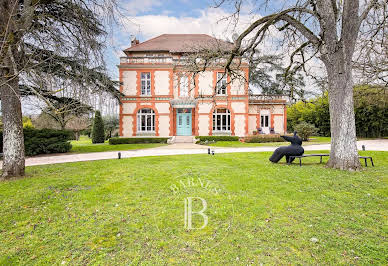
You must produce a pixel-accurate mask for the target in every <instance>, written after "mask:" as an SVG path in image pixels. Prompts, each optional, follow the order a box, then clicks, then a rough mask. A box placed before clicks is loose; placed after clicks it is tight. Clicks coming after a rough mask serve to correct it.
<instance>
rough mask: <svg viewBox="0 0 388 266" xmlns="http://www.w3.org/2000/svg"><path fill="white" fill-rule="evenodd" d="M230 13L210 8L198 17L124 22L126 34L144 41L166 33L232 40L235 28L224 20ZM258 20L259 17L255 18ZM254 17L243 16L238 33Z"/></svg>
mask: <svg viewBox="0 0 388 266" xmlns="http://www.w3.org/2000/svg"><path fill="white" fill-rule="evenodd" d="M228 15H230V14H228V13H226V12H224V11H223V10H222V9H212V8H208V9H205V10H202V11H200V15H199V16H198V17H174V16H169V15H145V16H132V17H127V18H126V19H125V20H124V25H125V26H124V27H125V30H124V32H123V33H124V34H137V33H138V32H139V33H140V34H138V35H140V36H139V37H141V38H142V39H143V40H147V39H150V38H153V37H156V36H158V35H161V34H164V33H170V34H173V33H182V34H185V33H192V34H194V33H203V34H209V35H212V36H216V37H218V38H222V39H227V38H228V39H231V36H232V34H233V27H232V26H231V25H229V21H226V20H222V19H223V18H225V17H227V16H228ZM255 17H256V18H258V16H255ZM255 17H253V16H241V18H240V21H239V24H238V27H237V29H236V31H237V32H241V31H242V30H243V29H244V28H245V27H247V26H248V25H249V24H250V22H252V21H253V19H254V18H255Z"/></svg>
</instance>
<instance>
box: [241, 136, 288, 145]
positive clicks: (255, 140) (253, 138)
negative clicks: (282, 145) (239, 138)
mask: <svg viewBox="0 0 388 266" xmlns="http://www.w3.org/2000/svg"><path fill="white" fill-rule="evenodd" d="M284 141H285V140H284V139H283V138H282V137H280V135H255V136H249V137H246V138H244V142H247V143H265V142H284Z"/></svg>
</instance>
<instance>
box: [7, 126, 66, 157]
mask: <svg viewBox="0 0 388 266" xmlns="http://www.w3.org/2000/svg"><path fill="white" fill-rule="evenodd" d="M23 133H24V149H25V154H26V156H33V155H38V154H47V153H62V152H68V151H70V150H71V144H70V142H69V140H70V139H71V137H72V134H73V132H71V131H68V130H55V129H35V128H25V129H23ZM0 138H1V141H0V143H1V144H0V149H1V152H3V132H2V131H1V132H0Z"/></svg>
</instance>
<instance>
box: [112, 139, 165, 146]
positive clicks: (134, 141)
mask: <svg viewBox="0 0 388 266" xmlns="http://www.w3.org/2000/svg"><path fill="white" fill-rule="evenodd" d="M168 139H169V138H110V139H109V144H110V145H117V144H138V143H167V140H168Z"/></svg>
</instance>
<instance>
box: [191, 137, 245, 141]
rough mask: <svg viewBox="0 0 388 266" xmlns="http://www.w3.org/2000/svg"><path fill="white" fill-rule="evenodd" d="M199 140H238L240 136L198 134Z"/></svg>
mask: <svg viewBox="0 0 388 266" xmlns="http://www.w3.org/2000/svg"><path fill="white" fill-rule="evenodd" d="M195 138H196V139H198V140H199V142H204V141H238V140H239V137H238V136H196V137H195Z"/></svg>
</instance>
